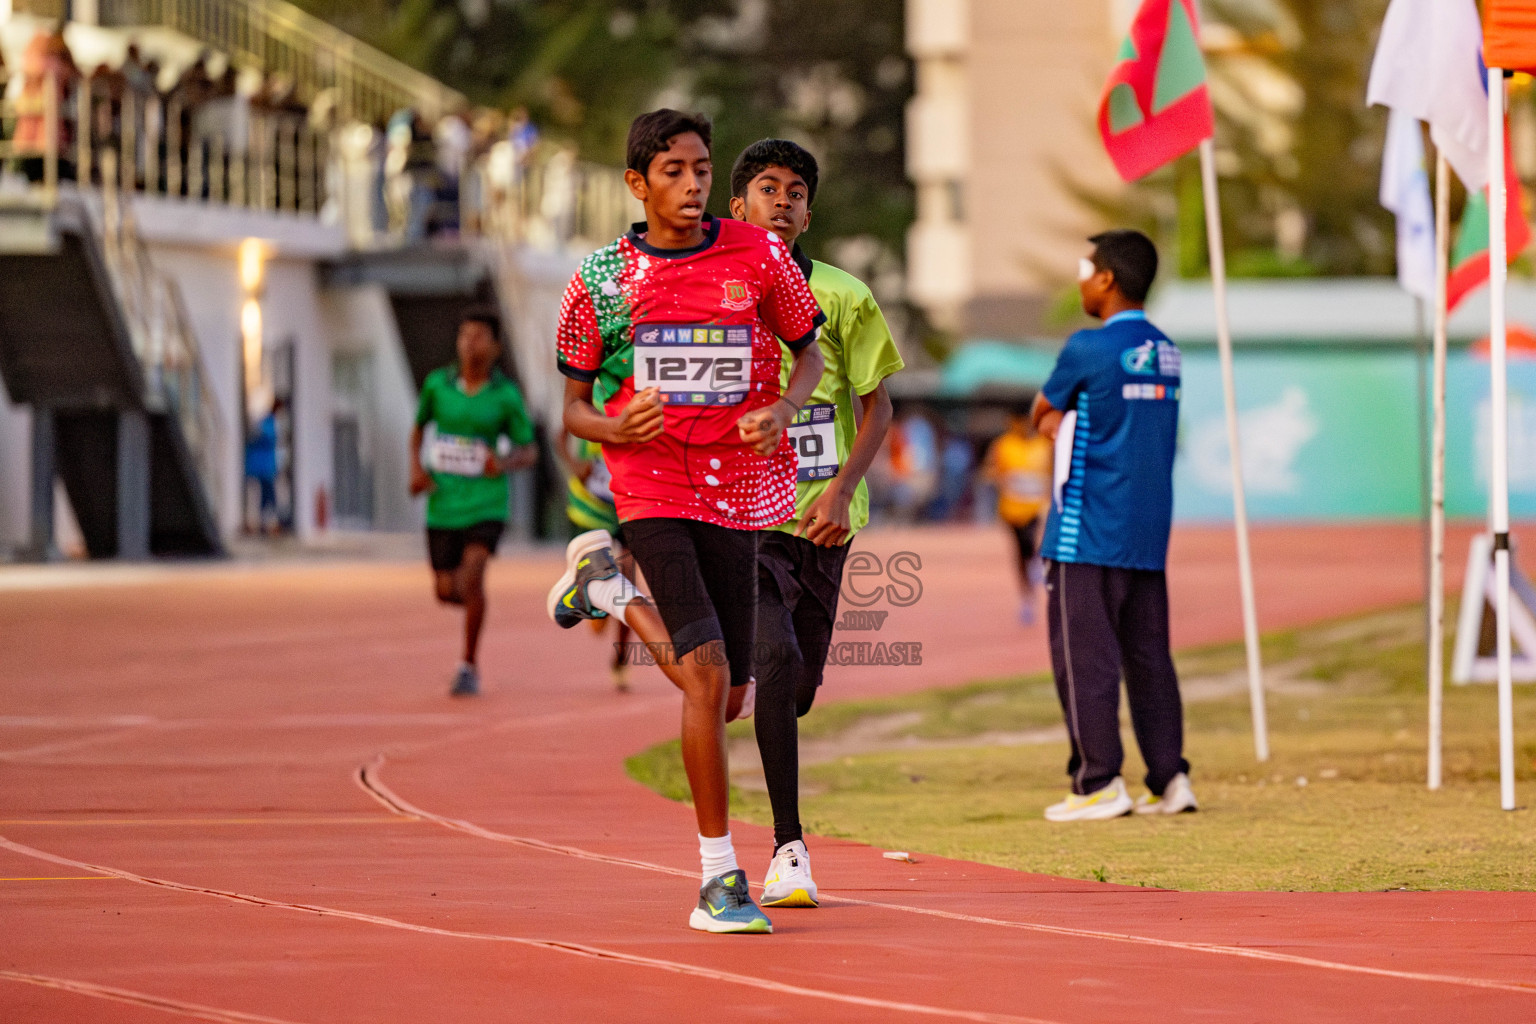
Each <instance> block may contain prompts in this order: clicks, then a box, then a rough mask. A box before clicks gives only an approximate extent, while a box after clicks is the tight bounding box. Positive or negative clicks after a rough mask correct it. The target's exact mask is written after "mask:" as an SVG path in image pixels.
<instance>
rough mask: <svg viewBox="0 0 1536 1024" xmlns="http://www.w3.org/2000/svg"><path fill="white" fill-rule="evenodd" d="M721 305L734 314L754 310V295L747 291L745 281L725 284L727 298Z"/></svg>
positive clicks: (721, 301) (722, 300) (725, 297)
mask: <svg viewBox="0 0 1536 1024" xmlns="http://www.w3.org/2000/svg"><path fill="white" fill-rule="evenodd" d="M720 305H722V306H724V307H725V308H726V309H729V310H731V311H732V312H733V313H740V312H742V311H743V310H747V309H751V308H752V293H751V292H749V291H748V290H747V284H746V282H745V281H727V282H725V296H724V298H722V299H721V300H720Z"/></svg>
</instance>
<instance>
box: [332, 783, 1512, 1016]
mask: <svg viewBox="0 0 1536 1024" xmlns="http://www.w3.org/2000/svg"><path fill="white" fill-rule="evenodd" d="M383 766H384V758H383V756H380V757H378V758H376V759H374V761H373V762H372V763H370V764H367V765H364V766H363V767H362V768H361V769H360V770H359V771H358V772H357V774H356V775H354V776H353V779H354V781H356V782H357V784H358V785H359V786H361V787H362V789H363V791H364V792H365V793H367V794H368V795H369V796H371V797H373V798H374V799H375V800H377V801H378V802H379V803H381V804H383V805H384V806H385V807H388V808H389V809H390V810H392V811H393V812H394V813H396V814H399V815H403V816H409V817H415V818H421V819H425V820H427V821H431V822H435V823H437V824H439V825H442V826H443V827H445V828H449V829H453V830H454V831H456V832H464V833H467V834H469V835H472V836H476V837H478V838H481V839H489V840H491V841H493V842H498V843H510V844H512V845H514V846H523V847H527V848H529V849H533V850H541V851H543V852H546V853H557V854H562V855H564V856H567V857H576V858H579V859H581V860H595V861H600V862H602V863H605V864H615V865H619V866H622V867H632V868H639V869H641V870H644V871H655V872H659V873H661V874H665V875H684V876H686V877H688V878H693V877H695V872H692V871H683V870H680V869H678V868H671V867H667V866H666V865H664V864H653V863H651V862H650V861H643V860H630V859H628V858H624V857H610V856H607V855H605V854H601V853H595V852H593V851H591V850H583V849H580V848H579V847H574V846H559V845H556V844H554V843H546V842H544V841H542V840H539V839H529V838H527V837H524V836H512V835H507V834H506V833H503V832H493V831H491V830H489V829H485V828H481V827H480V826H479V825H476V824H474V823H473V822H468V821H463V820H460V819H458V818H445V817H443V816H442V815H439V814H433V813H432V812H431V811H428V810H425V809H423V808H421V807H418V806H416V805H415V804H412V803H409V802H408V801H406V800H404V799H402V798H401V797H400V796H399V795H398V794H397V793H395V792H394V790H392V789H390V788H389V787H388V786H386V785H385V784H384V781H383V780H382V779H380V778H379V773H380V771H381V770H382V768H383ZM822 899H824V900H829V901H832V902H835V903H848V904H853V905H855V906H860V907H875V908H878V909H881V910H896V911H900V912H902V913H907V914H921V915H923V916H924V917H936V918H941V919H944V920H947V921H961V922H965V923H967V924H983V925H989V926H991V927H996V928H1012V929H1014V930H1016V931H1027V932H1038V933H1041V934H1045V935H1063V936H1069V937H1072V938H1081V939H1100V940H1103V941H1107V942H1121V943H1126V944H1129V945H1137V946H1155V947H1158V948H1162V949H1180V950H1187V951H1189V952H1194V953H1210V954H1214V955H1217V956H1231V957H1239V958H1242V959H1245V960H1266V961H1270V962H1272V963H1280V964H1288V965H1291V966H1296V967H1314V968H1319V969H1322V970H1329V971H1342V972H1345V973H1349V974H1368V975H1373V976H1375V977H1379V978H1394V979H1397V980H1399V981H1422V982H1429V983H1433V984H1440V985H1461V986H1465V987H1468V988H1480V989H1492V990H1495V991H1499V992H1518V993H1520V994H1522V995H1536V985H1526V984H1521V983H1519V982H1508V981H1492V980H1489V979H1487V978H1467V977H1461V976H1458V975H1454V974H1430V973H1425V972H1421V971H1398V970H1393V969H1391V968H1387V967H1366V966H1362V965H1359V964H1346V963H1340V962H1338V961H1336V960H1320V959H1317V958H1315V957H1309V956H1297V955H1295V954H1293V953H1277V952H1275V951H1273V950H1268V949H1255V948H1252V947H1249V946H1225V945H1220V944H1217V943H1212V942H1181V941H1179V940H1178V939H1158V938H1153V937H1152V936H1149V935H1129V934H1124V933H1121V932H1105V931H1097V930H1094V929H1089V928H1069V927H1066V926H1063V925H1052V924H1036V923H1033V922H1027V921H1005V920H1001V919H999V918H995V917H980V916H978V915H976V914H961V913H957V912H955V911H950V910H935V909H931V908H927V907H914V906H910V905H908V904H905V903H886V902H882V901H879V900H861V899H857V898H855V897H853V896H828V895H823V896H822Z"/></svg>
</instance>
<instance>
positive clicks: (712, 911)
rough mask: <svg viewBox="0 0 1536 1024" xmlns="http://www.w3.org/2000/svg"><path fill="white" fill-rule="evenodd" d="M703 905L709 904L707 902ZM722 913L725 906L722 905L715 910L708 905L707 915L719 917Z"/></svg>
mask: <svg viewBox="0 0 1536 1024" xmlns="http://www.w3.org/2000/svg"><path fill="white" fill-rule="evenodd" d="M705 906H709V904H707V903H706V904H705ZM723 913H725V908H724V907H721V908H720V909H719V910H716V909H715V908H714V907H709V916H710V917H719V916H720V915H721V914H723Z"/></svg>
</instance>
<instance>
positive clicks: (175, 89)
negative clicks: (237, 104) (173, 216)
mask: <svg viewBox="0 0 1536 1024" xmlns="http://www.w3.org/2000/svg"><path fill="white" fill-rule="evenodd" d="M212 61H213V51H211V50H204V51H202V52H201V53H199V54H198V56H197V59H196V60H195V61H193V62H192V63H191V64H190V65H188V67H187V69H186V70H185V71H183V72H182V73H181V77H179V78H178V79H177V80H176V84H175V85H173V86H172V87H171V91H170V94H169V96H168V97H167V99H166V104H167V115H166V120H167V123H168V124H169V123H170V122H172V121H174V122H175V125H176V128H177V131H178V133H179V137H178V139H177V148H176V158H177V159H178V160H179V161H180V162H181V167H182V168H183V169H184V170H183V172H182V176H181V180H182V186H181V189H180V190H179V192H180V194H182V195H185V194H187V190H188V189H189V188H190V187H191V184H192V180H193V171H194V170H195V171H196V176H197V178H198V179H199V180H201V181H202V182H203V183H204V187H205V188H206V185H207V181H208V168H207V159H208V154H207V151H206V150H203V151H202V154H201V165H200V166H199V167H197V168H192V167H190V166H189V161H190V160H191V157H192V153H193V137H194V135H195V134H196V129H197V128H198V127H199V125H198V121H199V118H200V117H201V116H202V108H203V105H204V104H205V103H207V102H208V101H209V100H210V99H212V98H213V94H214V85H213V75H212V74H210V73H209V70H208V66H209V64H210V63H211V62H212Z"/></svg>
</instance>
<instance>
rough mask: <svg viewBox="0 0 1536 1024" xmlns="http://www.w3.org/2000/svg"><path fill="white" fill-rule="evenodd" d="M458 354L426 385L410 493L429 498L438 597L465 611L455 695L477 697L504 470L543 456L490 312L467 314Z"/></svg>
mask: <svg viewBox="0 0 1536 1024" xmlns="http://www.w3.org/2000/svg"><path fill="white" fill-rule="evenodd" d="M458 356H459V359H458V362H456V363H454V364H452V365H450V366H445V367H442V368H441V369H437V370H433V371H432V372H431V373H429V374H428V375H427V379H426V381H425V383H423V384H422V386H421V402H420V404H419V405H418V407H417V410H416V428H415V429H414V430H413V431H411V494H413V495H416V494H426V495H427V496H428V497H427V548H428V552H429V555H430V558H431V562H432V575H433V582H434V585H435V588H436V593H437V599H438V600H439V601H441V602H443V603H444V604H456V605H462V606H463V608H464V661H463V663H462V664H460V665H459V670H458V673H457V675H455V677H454V682H453V689H452V690H451V691H450V692H451V693H452V694H453V696H455V697H473V696H474V695H476V694H477V693H479V692H480V671H479V669H478V667H477V666H476V660H475V659H476V656H477V652H478V650H479V646H480V631H481V628H482V627H483V626H484V625H485V566H486V563H487V562H489V561H490V558H491V555H492V554H493V553H494V552H495V550H496V545H497V544H498V543H499V542H500V541H501V534H502V531H504V530H505V529H506V526H507V499H508V495H509V488H508V486H507V473H509V472H511V471H513V470H518V469H522V468H523V467H525V466H529V465H532V464H533V462H534V460H535V459H537V457H538V451H537V449H536V448H534V447H533V423H532V421H530V420H529V419H528V411H527V409H526V408H525V407H524V405H523V394H522V392H521V391H519V390H518V387H517V385H516V384H514V383H513V382H512V381H511V380H509V379H507V376H506V375H505V374H504V373H502V372H501V370H500V368H498V367H497V365H496V364H497V361H498V360H499V359H500V358H501V318H500V317H498V316H497V315H496V313H494V312H492V311H488V310H471V311H469V312H468V313H465V314H464V317H463V319H462V320H461V321H460V322H459V336H458ZM429 435H430V436H429ZM502 438H506V439H507V440H508V441H510V442H511V444H512V445H513V448H512V450H511V451H510V452H509V453H507V454H502V453H501V452H500V451H499V450H498V449H499V447H500V445H501V442H502ZM424 447H425V449H426V450H425V451H423V448H424Z"/></svg>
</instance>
